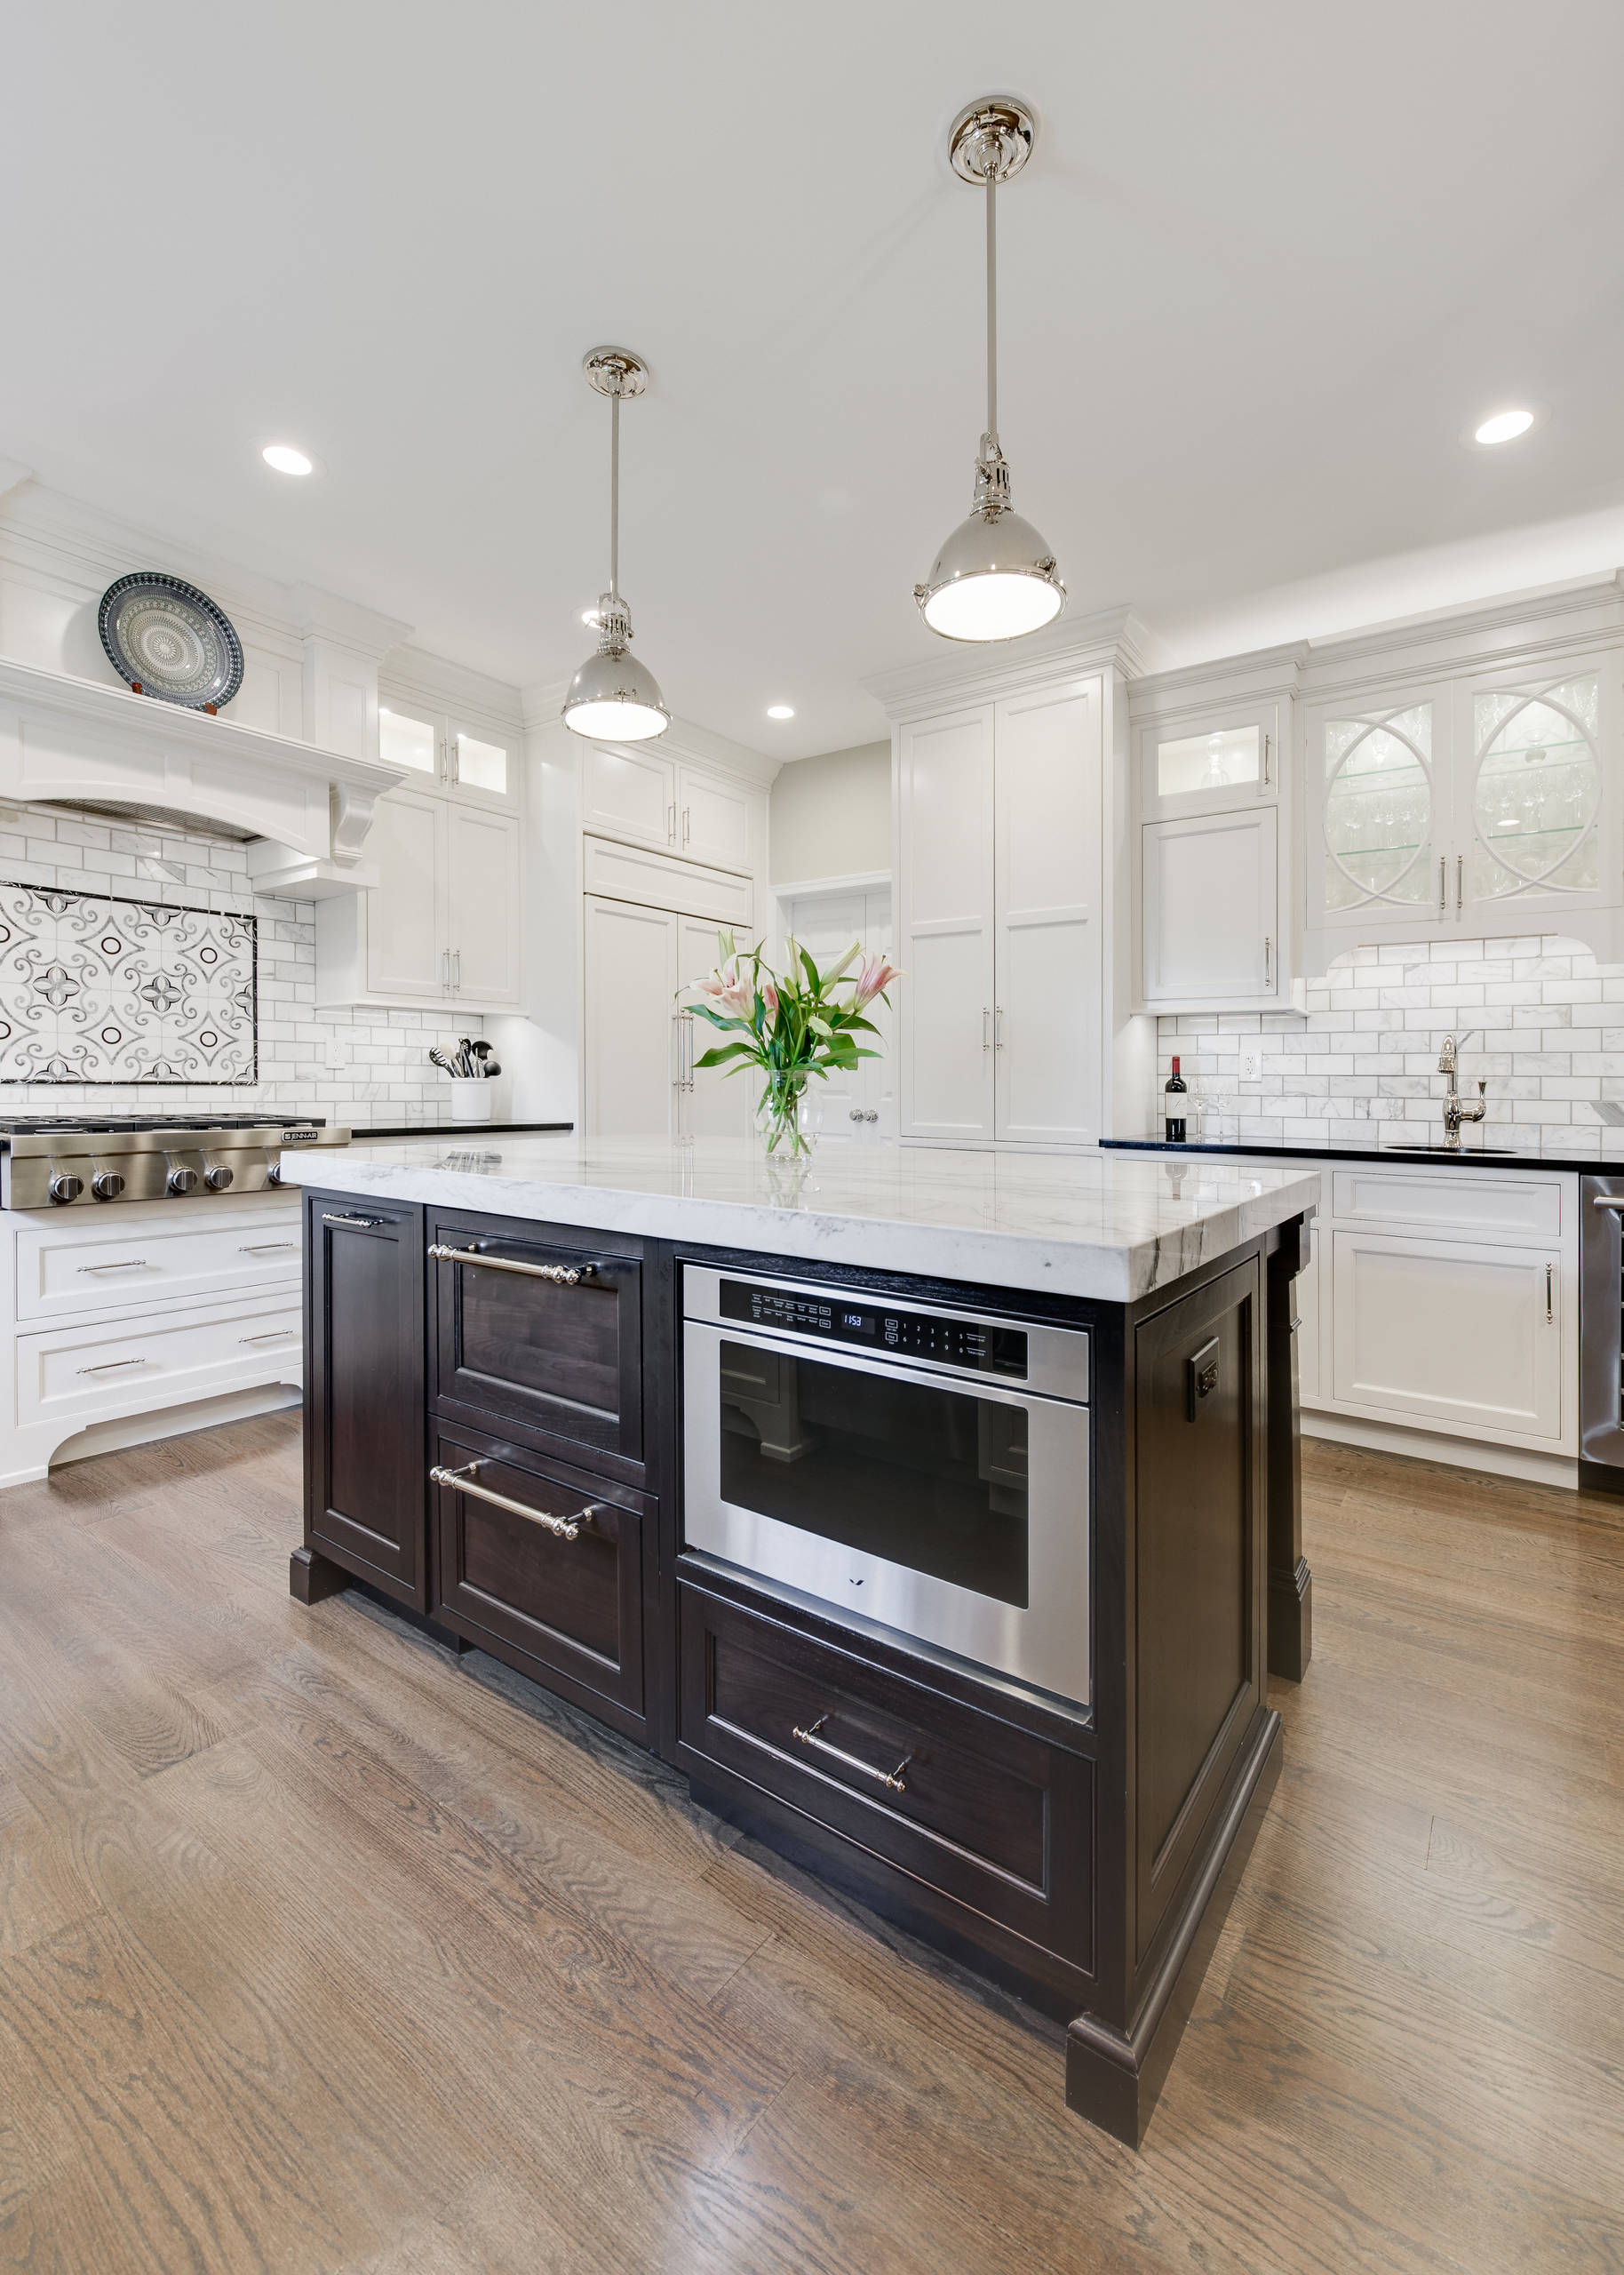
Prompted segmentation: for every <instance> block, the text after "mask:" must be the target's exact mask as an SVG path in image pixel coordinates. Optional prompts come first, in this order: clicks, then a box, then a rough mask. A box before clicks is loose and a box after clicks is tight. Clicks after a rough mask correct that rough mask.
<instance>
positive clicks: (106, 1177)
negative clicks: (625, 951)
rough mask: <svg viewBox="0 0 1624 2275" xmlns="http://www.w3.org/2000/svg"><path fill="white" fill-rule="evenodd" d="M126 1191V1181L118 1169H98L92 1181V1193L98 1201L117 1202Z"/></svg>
mask: <svg viewBox="0 0 1624 2275" xmlns="http://www.w3.org/2000/svg"><path fill="white" fill-rule="evenodd" d="M123 1189H124V1181H123V1177H120V1175H119V1174H118V1171H117V1170H116V1169H98V1170H97V1172H96V1174H95V1176H94V1177H92V1179H91V1192H92V1194H93V1195H94V1197H95V1198H96V1199H97V1200H98V1201H116V1200H117V1198H118V1196H119V1194H120V1193H122V1192H123Z"/></svg>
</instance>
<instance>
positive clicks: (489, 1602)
mask: <svg viewBox="0 0 1624 2275" xmlns="http://www.w3.org/2000/svg"><path fill="white" fill-rule="evenodd" d="M430 1479H431V1482H432V1483H433V1486H434V1496H435V1501H434V1507H435V1558H434V1616H435V1617H436V1618H437V1619H441V1620H443V1621H444V1622H445V1624H447V1625H448V1626H450V1627H452V1628H454V1629H455V1630H456V1632H458V1634H459V1635H462V1636H463V1637H465V1638H466V1640H468V1641H469V1642H472V1643H476V1644H478V1645H480V1646H481V1647H482V1648H483V1649H486V1650H489V1651H490V1652H492V1653H493V1654H494V1655H495V1656H497V1657H498V1658H502V1659H506V1661H507V1662H508V1663H509V1664H510V1665H513V1666H516V1667H518V1668H519V1669H520V1670H521V1672H524V1673H526V1674H529V1675H533V1676H534V1677H535V1678H536V1679H537V1680H538V1681H541V1682H543V1683H545V1684H546V1685H547V1687H548V1688H550V1689H554V1690H561V1691H562V1692H564V1693H565V1695H566V1696H569V1697H571V1698H573V1699H575V1700H576V1701H577V1703H578V1704H581V1705H584V1706H586V1707H589V1708H590V1709H591V1710H592V1711H593V1712H595V1713H604V1712H606V1705H605V1702H606V1701H607V1702H608V1703H609V1705H610V1706H618V1707H624V1708H625V1709H627V1710H629V1713H630V1715H631V1716H633V1717H634V1718H637V1720H633V1721H630V1722H628V1721H627V1720H626V1719H625V1717H624V1716H622V1715H619V1714H615V1713H609V1720H612V1721H614V1722H616V1723H617V1725H618V1726H619V1727H621V1728H631V1729H632V1730H633V1734H634V1735H641V1713H642V1705H643V1628H642V1535H643V1518H644V1515H645V1513H647V1505H646V1504H645V1503H644V1501H643V1499H642V1497H641V1494H638V1493H635V1492H633V1491H632V1490H631V1489H630V1488H629V1487H626V1486H623V1485H606V1484H605V1483H604V1482H603V1481H602V1480H601V1478H594V1477H592V1476H589V1475H587V1474H586V1473H584V1472H582V1471H579V1470H576V1469H572V1468H570V1467H569V1466H568V1465H565V1464H564V1463H561V1462H551V1461H546V1460H544V1459H540V1458H538V1457H535V1456H533V1455H530V1454H529V1453H528V1452H526V1451H525V1450H524V1449H521V1448H516V1447H513V1446H509V1445H505V1444H504V1443H503V1442H502V1441H500V1440H498V1439H494V1438H488V1437H485V1436H482V1435H477V1436H476V1435H475V1434H474V1433H472V1432H459V1433H458V1434H457V1435H456V1436H451V1435H450V1434H447V1433H441V1434H440V1435H439V1436H438V1437H437V1438H436V1441H435V1446H434V1466H433V1468H432V1470H431V1471H430Z"/></svg>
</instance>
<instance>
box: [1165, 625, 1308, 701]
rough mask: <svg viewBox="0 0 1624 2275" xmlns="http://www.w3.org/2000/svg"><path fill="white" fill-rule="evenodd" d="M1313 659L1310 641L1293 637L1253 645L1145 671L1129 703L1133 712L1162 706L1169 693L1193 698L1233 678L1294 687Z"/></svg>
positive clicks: (1259, 684) (1259, 683)
mask: <svg viewBox="0 0 1624 2275" xmlns="http://www.w3.org/2000/svg"><path fill="white" fill-rule="evenodd" d="M1312 660H1313V649H1312V647H1311V645H1310V643H1309V642H1308V641H1306V640H1292V641H1287V642H1285V643H1283V644H1282V645H1280V646H1279V647H1277V648H1252V649H1248V650H1247V651H1246V652H1245V653H1244V654H1242V655H1238V656H1214V657H1210V658H1209V659H1207V660H1206V662H1205V663H1200V664H1180V665H1177V666H1176V667H1174V669H1173V670H1172V671H1166V672H1147V673H1146V674H1145V675H1144V677H1143V678H1142V679H1138V680H1135V681H1134V686H1133V690H1132V696H1131V707H1132V709H1133V711H1134V714H1135V715H1137V714H1138V713H1139V712H1140V711H1141V710H1142V709H1145V710H1150V709H1153V708H1154V709H1161V708H1164V707H1166V698H1168V697H1170V696H1172V697H1177V696H1180V695H1186V694H1187V695H1190V697H1192V698H1196V697H1198V696H1199V695H1200V693H1201V692H1202V691H1203V690H1206V689H1207V688H1214V689H1222V688H1223V687H1224V686H1225V685H1226V684H1227V683H1230V682H1231V681H1235V680H1244V681H1246V682H1247V683H1255V684H1256V685H1257V686H1258V687H1259V688H1262V687H1265V686H1268V685H1273V686H1276V687H1294V686H1295V685H1296V682H1297V678H1298V675H1299V674H1300V673H1301V672H1302V670H1303V669H1304V668H1305V667H1306V666H1307V665H1309V664H1310V662H1311V661H1312Z"/></svg>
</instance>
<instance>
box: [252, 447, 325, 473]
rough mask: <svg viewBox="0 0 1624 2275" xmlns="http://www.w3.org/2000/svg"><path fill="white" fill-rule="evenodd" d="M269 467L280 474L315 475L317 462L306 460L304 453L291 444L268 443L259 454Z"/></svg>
mask: <svg viewBox="0 0 1624 2275" xmlns="http://www.w3.org/2000/svg"><path fill="white" fill-rule="evenodd" d="M259 455H260V457H261V458H262V459H264V460H265V462H266V464H267V466H268V467H275V470H276V472H277V473H278V474H314V472H315V460H314V459H312V458H306V455H305V453H304V451H296V450H295V449H294V447H293V445H292V443H267V444H266V446H265V448H264V449H263V450H262V451H260V453H259Z"/></svg>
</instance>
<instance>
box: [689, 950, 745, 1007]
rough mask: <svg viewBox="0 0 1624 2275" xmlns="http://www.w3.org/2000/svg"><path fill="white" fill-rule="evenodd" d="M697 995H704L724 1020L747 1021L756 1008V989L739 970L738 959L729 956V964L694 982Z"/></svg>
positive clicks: (722, 965)
mask: <svg viewBox="0 0 1624 2275" xmlns="http://www.w3.org/2000/svg"><path fill="white" fill-rule="evenodd" d="M694 993H695V994H696V995H703V996H704V998H705V1002H707V1003H708V1004H709V1005H710V1006H711V1009H712V1010H714V1011H720V1012H721V1013H722V1015H723V1017H724V1018H730V1019H747V1018H749V1017H750V1014H751V1012H752V1010H753V1009H754V1007H755V989H754V987H753V986H752V984H751V982H750V981H749V980H748V979H747V978H745V977H744V974H743V973H742V972H741V971H740V970H739V968H738V958H737V957H736V955H735V956H729V957H728V960H727V962H725V963H723V964H720V965H719V966H718V967H717V969H716V970H714V971H712V972H711V973H709V974H707V976H706V977H705V978H704V979H697V980H695V982H694Z"/></svg>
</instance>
